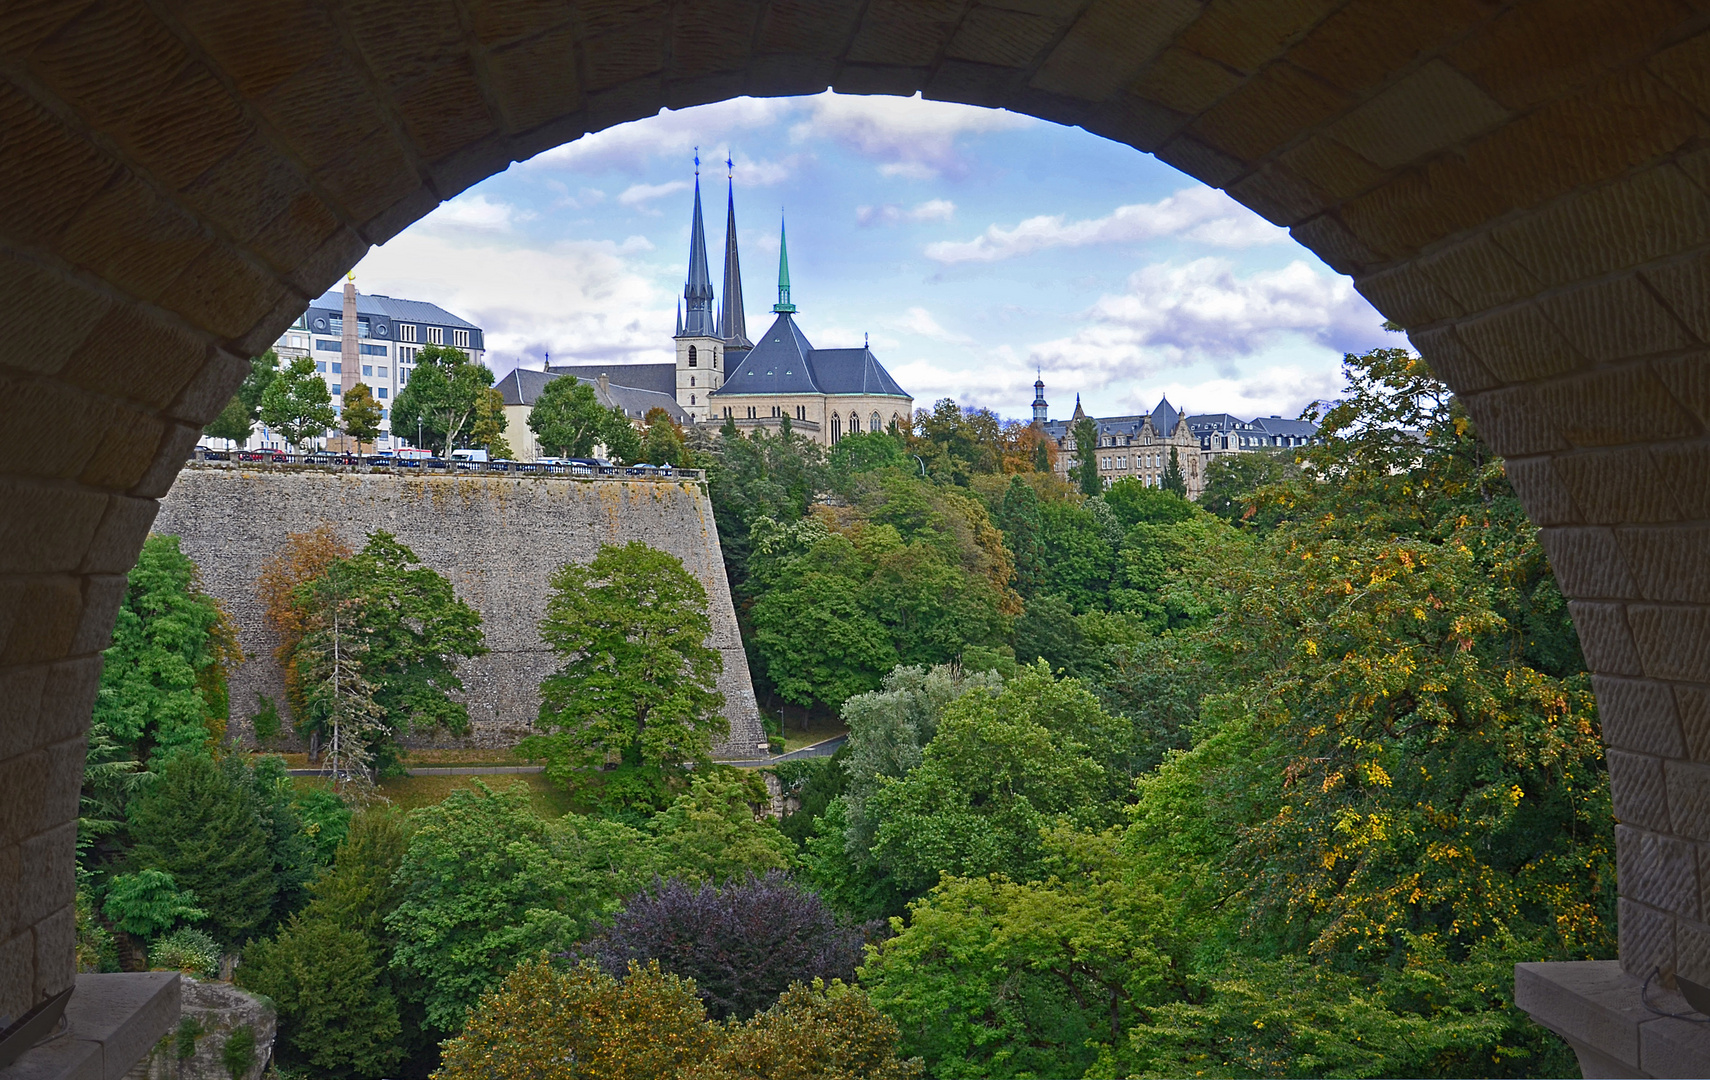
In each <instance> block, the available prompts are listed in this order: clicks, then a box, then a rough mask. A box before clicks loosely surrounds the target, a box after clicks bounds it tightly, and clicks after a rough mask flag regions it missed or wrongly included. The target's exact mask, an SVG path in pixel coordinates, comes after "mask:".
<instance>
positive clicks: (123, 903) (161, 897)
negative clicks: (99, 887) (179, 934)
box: [101, 870, 208, 938]
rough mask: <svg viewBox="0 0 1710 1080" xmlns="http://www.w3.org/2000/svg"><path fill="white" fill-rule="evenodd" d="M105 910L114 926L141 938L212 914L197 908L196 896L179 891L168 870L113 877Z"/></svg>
mask: <svg viewBox="0 0 1710 1080" xmlns="http://www.w3.org/2000/svg"><path fill="white" fill-rule="evenodd" d="M101 910H102V911H103V912H105V913H106V916H107V917H108V918H109V919H112V920H113V925H114V926H116V927H118V928H119V929H120V930H123V931H124V932H125V933H127V934H132V935H135V936H136V937H141V938H152V937H155V936H156V935H159V934H163V933H165V932H166V931H168V930H170V929H172V928H173V927H174V926H177V925H178V923H179V922H180V921H182V920H190V921H195V920H197V919H203V918H206V917H207V915H208V913H207V912H206V911H203V910H202V909H201V908H199V907H197V906H196V894H195V893H193V892H191V891H189V890H188V889H180V888H178V884H177V882H175V881H173V879H172V875H171V874H168V873H166V872H165V871H164V870H140V871H138V872H137V873H134V874H120V875H118V876H117V877H115V878H113V880H111V881H109V882H108V883H107V901H106V903H105V904H104V905H102V909H101Z"/></svg>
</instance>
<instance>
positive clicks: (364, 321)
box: [204, 279, 487, 450]
mask: <svg viewBox="0 0 1710 1080" xmlns="http://www.w3.org/2000/svg"><path fill="white" fill-rule="evenodd" d="M426 345H450V346H453V347H455V348H458V349H462V350H463V351H464V352H466V353H468V354H469V358H470V360H472V361H474V362H475V363H477V364H479V363H481V362H482V357H484V356H485V355H486V351H487V343H486V339H485V335H484V334H483V332H482V330H481V328H480V327H479V326H476V325H475V324H474V323H472V322H469V321H468V320H467V319H462V318H459V317H458V316H456V315H453V314H452V313H451V312H449V311H447V310H445V309H444V308H442V307H440V306H439V305H437V304H430V303H428V302H427V301H425V300H404V299H399V298H397V297H391V296H382V295H379V294H371V293H360V292H358V291H357V290H356V282H355V281H354V280H349V279H347V280H346V281H345V283H344V288H343V290H342V291H334V292H328V293H327V294H326V295H324V296H322V297H321V298H320V299H318V300H316V301H314V302H313V303H311V304H310V305H309V306H308V308H307V309H306V310H305V311H304V312H303V314H301V315H299V316H298V317H297V321H296V322H293V323H292V324H291V325H290V327H289V328H287V329H286V331H285V332H284V333H283V334H281V335H279V340H278V341H276V342H275V343H274V346H273V348H274V351H275V352H276V353H278V354H279V361H280V365H281V366H284V365H286V364H289V363H290V362H291V361H292V360H294V359H297V358H299V357H305V356H306V357H309V358H310V359H312V360H313V361H314V362H315V371H316V372H317V373H318V374H319V375H320V376H321V377H322V378H323V379H325V380H326V383H327V389H328V390H329V391H331V392H332V401H333V407H334V408H335V409H337V410H338V411H339V412H341V413H342V412H343V404H344V395H345V393H346V392H348V391H349V390H350V388H351V387H353V386H355V385H356V384H357V383H364V384H366V385H367V386H368V388H369V390H371V391H372V392H373V394H374V399H375V403H376V404H378V405H379V406H380V410H381V429H382V431H381V434H380V437H379V438H378V439H376V440H375V442H374V444H373V445H374V446H375V447H376V448H378V449H382V450H384V449H391V448H395V447H397V446H407V445H411V444H412V442H413V435H414V433H413V432H403V431H400V432H398V438H397V440H396V441H394V440H393V438H392V430H391V420H392V402H394V401H396V400H397V397H398V393H399V391H401V390H403V388H404V386H405V385H406V384H407V383H408V382H409V381H410V373H411V372H412V371H414V370H415V367H416V356H417V354H418V353H420V352H421V350H422V347H423V346H426ZM329 434H330V437H331V440H332V441H333V442H335V443H336V442H337V441H338V440H339V438H340V437H339V436H338V435H337V434H336V433H329ZM204 440H206V437H204ZM248 448H249V449H285V444H284V439H283V438H282V437H281V436H280V435H279V433H278V432H275V431H269V430H268V429H267V428H266V427H264V426H262V425H261V424H260V423H259V422H258V423H257V425H256V429H255V433H254V434H253V435H251V436H250V439H249V443H248Z"/></svg>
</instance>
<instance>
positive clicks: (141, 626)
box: [94, 533, 243, 762]
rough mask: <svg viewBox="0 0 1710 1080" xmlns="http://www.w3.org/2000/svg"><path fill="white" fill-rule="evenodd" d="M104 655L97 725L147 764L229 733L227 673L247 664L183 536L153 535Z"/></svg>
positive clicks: (132, 577)
mask: <svg viewBox="0 0 1710 1080" xmlns="http://www.w3.org/2000/svg"><path fill="white" fill-rule="evenodd" d="M112 641H113V643H112V645H111V646H110V647H109V648H108V649H107V651H106V652H105V653H104V654H103V655H102V665H101V688H100V691H99V692H98V694H97V695H96V699H95V714H94V725H95V730H96V731H97V732H98V733H100V734H101V735H102V736H105V737H110V738H112V739H114V740H116V741H117V742H118V743H120V744H122V745H123V746H124V748H125V749H127V750H128V751H129V752H130V753H131V754H133V755H134V756H135V757H136V758H137V759H138V760H139V761H145V762H146V761H147V760H148V759H149V758H150V756H151V755H153V754H155V753H157V752H160V753H164V752H172V751H177V750H201V749H202V748H204V747H206V746H207V745H209V744H210V743H211V742H215V741H218V740H219V738H220V737H221V736H222V735H224V733H225V727H226V720H227V716H228V711H229V710H228V702H227V695H226V675H227V672H228V671H229V670H230V669H231V668H232V667H234V666H235V665H236V664H237V663H239V662H240V661H241V660H242V658H243V653H242V651H241V650H240V649H239V648H238V645H237V634H236V630H235V628H234V627H233V626H232V624H231V621H230V620H229V619H228V618H227V617H226V615H225V612H224V610H223V609H222V608H221V607H220V604H219V602H218V601H217V600H215V599H214V598H213V597H212V596H209V595H208V594H207V593H204V592H203V591H202V590H201V587H200V579H199V576H198V574H197V570H196V564H195V563H193V562H191V561H190V559H189V557H188V556H186V555H185V554H184V553H183V551H182V550H180V548H179V546H178V537H176V536H163V535H160V534H158V533H156V534H151V535H150V536H149V537H148V538H147V539H146V540H144V541H143V547H142V551H141V552H139V553H138V555H137V563H136V565H135V566H134V567H132V568H131V571H130V573H129V575H128V576H127V578H126V582H125V594H124V598H123V599H122V600H121V601H120V604H119V611H118V615H117V616H116V617H115V619H114V625H113V639H112Z"/></svg>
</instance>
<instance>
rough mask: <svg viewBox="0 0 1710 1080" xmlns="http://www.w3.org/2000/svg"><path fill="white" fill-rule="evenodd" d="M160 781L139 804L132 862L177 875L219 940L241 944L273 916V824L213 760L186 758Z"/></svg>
mask: <svg viewBox="0 0 1710 1080" xmlns="http://www.w3.org/2000/svg"><path fill="white" fill-rule="evenodd" d="M239 767H240V768H241V765H240V766H239ZM155 774H156V775H155V778H154V780H153V782H152V783H149V784H147V785H146V786H144V787H143V788H142V789H141V790H140V791H139V792H138V793H137V796H136V798H135V799H133V800H132V802H131V806H130V833H131V837H132V839H133V840H134V841H135V846H134V847H133V848H132V849H131V859H132V861H133V862H134V863H135V864H136V865H137V866H138V867H140V868H142V869H145V870H149V869H152V870H160V871H164V872H165V873H167V874H170V875H172V878H173V880H174V881H175V882H177V883H178V885H179V886H180V887H182V888H184V889H187V890H188V891H190V892H191V893H194V894H195V896H196V903H197V905H198V906H199V907H201V908H203V909H204V910H206V911H207V922H208V927H209V929H210V930H211V931H212V932H213V934H214V936H215V937H217V938H219V939H220V940H221V941H222V942H223V943H224V944H226V945H227V946H235V945H241V944H242V943H243V941H244V940H245V939H246V938H247V937H249V936H250V935H251V934H253V933H254V932H256V931H257V930H259V929H260V928H261V927H262V926H264V925H265V924H266V923H267V921H268V919H269V917H270V916H271V915H272V912H273V899H274V895H275V893H276V892H277V890H278V881H277V879H276V877H275V869H276V867H275V861H274V853H273V844H272V837H271V835H270V829H269V823H268V822H266V821H264V820H263V819H262V816H261V813H260V812H259V810H258V808H257V807H256V805H255V801H254V799H253V798H252V796H251V793H250V792H249V791H246V790H245V788H244V787H243V785H242V784H240V783H239V782H237V780H236V779H234V778H233V777H232V776H231V775H229V774H228V773H227V772H226V771H225V770H222V769H221V768H220V766H219V765H216V764H215V763H214V762H213V760H212V759H210V758H208V757H207V756H206V755H203V754H199V753H190V752H184V751H180V752H179V753H176V754H173V755H171V756H170V757H167V758H166V760H165V761H164V763H162V764H161V765H160V766H159V767H158V768H157V769H156V770H155Z"/></svg>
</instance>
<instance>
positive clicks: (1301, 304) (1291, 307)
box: [1032, 259, 1385, 389]
mask: <svg viewBox="0 0 1710 1080" xmlns="http://www.w3.org/2000/svg"><path fill="white" fill-rule="evenodd" d="M1382 323H1383V317H1382V316H1381V315H1379V314H1378V313H1377V312H1376V311H1375V310H1373V309H1372V307H1371V305H1370V304H1368V303H1366V301H1365V300H1364V298H1362V297H1361V296H1360V295H1359V294H1358V293H1356V292H1355V291H1354V286H1353V283H1352V282H1350V281H1349V280H1348V279H1347V278H1345V277H1342V276H1341V275H1338V274H1330V273H1325V272H1321V271H1319V270H1316V269H1314V268H1313V267H1311V266H1310V265H1308V264H1307V263H1306V262H1305V261H1304V260H1299V259H1297V260H1295V261H1294V262H1291V263H1290V264H1289V265H1287V266H1285V267H1283V268H1282V269H1280V270H1267V271H1261V272H1258V273H1254V274H1250V275H1247V276H1245V277H1238V276H1236V274H1235V271H1234V268H1233V267H1232V265H1231V264H1230V263H1229V262H1228V261H1227V260H1224V259H1198V260H1195V261H1194V262H1191V263H1188V264H1186V265H1185V266H1176V265H1172V264H1168V263H1161V264H1157V265H1153V266H1148V267H1146V268H1144V269H1142V270H1138V271H1136V272H1135V273H1134V274H1132V275H1130V277H1129V279H1128V288H1127V291H1125V292H1122V293H1119V294H1110V295H1105V296H1102V297H1100V298H1099V300H1098V302H1097V303H1095V304H1094V305H1093V306H1092V308H1091V309H1090V310H1089V311H1088V312H1087V316H1086V324H1085V325H1084V326H1083V327H1082V328H1081V329H1079V330H1077V331H1076V332H1075V333H1073V334H1071V335H1069V336H1068V337H1063V338H1058V339H1056V340H1055V341H1046V342H1041V343H1040V344H1038V345H1035V346H1034V347H1033V350H1032V359H1033V360H1034V362H1036V363H1039V364H1042V365H1044V366H1045V367H1046V368H1047V369H1049V370H1051V371H1054V372H1060V373H1062V374H1063V375H1064V376H1066V378H1063V379H1062V381H1064V382H1069V383H1073V384H1075V385H1077V386H1081V387H1083V388H1088V389H1090V388H1096V387H1101V386H1104V385H1107V384H1108V383H1110V382H1113V381H1115V380H1118V379H1128V378H1133V377H1135V376H1142V377H1143V376H1146V375H1150V374H1155V373H1157V372H1159V371H1162V370H1165V369H1167V368H1172V367H1179V366H1183V365H1186V364H1190V363H1197V362H1210V363H1213V364H1216V365H1218V366H1220V367H1224V368H1228V367H1229V366H1230V365H1231V364H1232V363H1233V361H1234V360H1236V359H1238V358H1240V357H1243V356H1251V355H1253V354H1254V353H1257V352H1259V351H1261V350H1262V349H1265V348H1267V347H1269V346H1271V345H1273V344H1275V343H1276V342H1277V341H1278V340H1279V339H1281V338H1282V337H1284V336H1286V335H1298V336H1299V337H1302V338H1305V339H1306V340H1308V341H1311V342H1314V343H1316V344H1319V345H1323V346H1328V347H1330V348H1332V349H1335V350H1336V351H1338V352H1341V351H1351V350H1358V349H1362V348H1366V347H1369V346H1371V345H1375V344H1379V343H1381V342H1383V341H1384V340H1385V339H1384V332H1383V328H1382Z"/></svg>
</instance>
